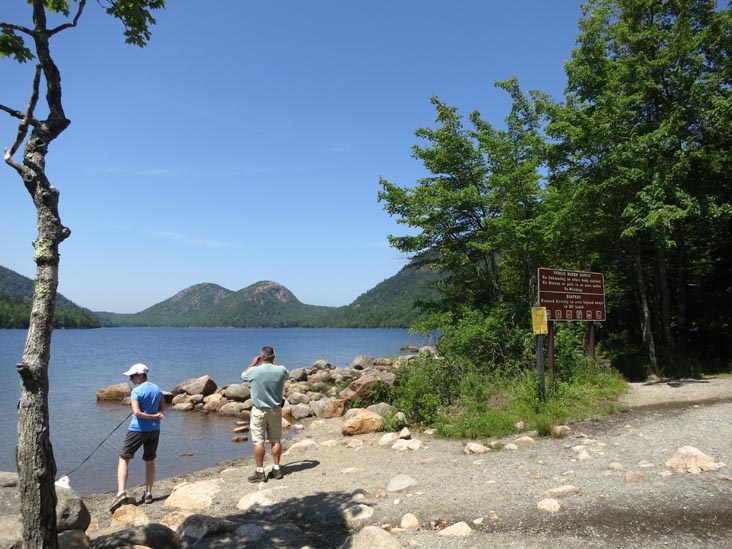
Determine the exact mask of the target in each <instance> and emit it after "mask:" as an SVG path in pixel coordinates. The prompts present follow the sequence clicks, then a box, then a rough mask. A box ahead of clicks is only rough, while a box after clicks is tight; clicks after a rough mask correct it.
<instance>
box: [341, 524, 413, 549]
mask: <svg viewBox="0 0 732 549" xmlns="http://www.w3.org/2000/svg"><path fill="white" fill-rule="evenodd" d="M341 549H402V544H401V543H399V540H397V538H395V537H394V536H392V535H391V534H390V533H389V532H387V531H386V530H384V529H383V528H379V527H378V526H366V527H365V528H362V529H361V530H360V531H359V532H357V533H356V534H354V535H353V536H351V537H349V538H348V539H347V540H346V541H345V542H344V543H343V545H341Z"/></svg>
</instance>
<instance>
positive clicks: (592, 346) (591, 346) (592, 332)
mask: <svg viewBox="0 0 732 549" xmlns="http://www.w3.org/2000/svg"><path fill="white" fill-rule="evenodd" d="M587 353H588V354H589V355H590V358H591V359H592V360H595V323H594V322H590V341H589V343H588V345H587Z"/></svg>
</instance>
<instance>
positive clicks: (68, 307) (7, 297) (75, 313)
mask: <svg viewBox="0 0 732 549" xmlns="http://www.w3.org/2000/svg"><path fill="white" fill-rule="evenodd" d="M34 286H35V284H34V282H33V280H31V279H30V278H28V277H25V276H23V275H20V274H18V273H16V272H15V271H11V270H10V269H7V268H5V267H2V266H0V328H27V327H28V321H29V318H30V310H31V301H32V299H33V288H34ZM53 324H54V327H55V328H99V326H100V322H99V319H98V318H97V317H96V316H95V315H94V313H92V312H91V311H89V310H88V309H84V308H82V307H79V306H78V305H77V304H76V303H74V302H73V301H71V300H69V299H67V298H65V297H64V296H63V295H61V294H58V295H57V296H56V311H55V313H54V322H53Z"/></svg>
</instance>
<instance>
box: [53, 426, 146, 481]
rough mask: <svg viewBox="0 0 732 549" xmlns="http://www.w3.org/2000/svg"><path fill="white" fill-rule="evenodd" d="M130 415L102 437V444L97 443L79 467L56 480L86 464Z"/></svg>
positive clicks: (66, 475)
mask: <svg viewBox="0 0 732 549" xmlns="http://www.w3.org/2000/svg"><path fill="white" fill-rule="evenodd" d="M131 415H132V412H130V413H129V414H127V416H125V418H124V419H123V420H122V421H120V422H119V425H117V427H115V428H114V429H112V430H111V431H110V432H109V434H108V435H107V436H106V437H104V440H102V442H100V443H99V444H98V445H97V447H96V448H94V449H93V450H92V451H91V454H89V455H88V456H86V457H85V458H84V461H82V462H81V463H79V465H77V466H76V467H74V468H73V469H71V471H69V472H68V473H66V474H65V475H61V476H60V477H59V478H58V479H57V480H60V479H62V478H64V477H68V476H69V475H70V474H71V473H73V472H74V471H76V470H77V469H78V468H79V467H81V466H82V465H84V463H86V462H87V460H88V459H89V458H90V457H92V456H93V455H94V452H96V451H97V450H99V448H100V447H101V446H102V444H104V443H105V442H107V439H108V438H109V437H111V436H112V434H113V433H114V432H115V431H116V430H117V429H119V428H120V427H121V426H122V424H123V423H124V422H125V421H127V419H128V418H129V417H130V416H131Z"/></svg>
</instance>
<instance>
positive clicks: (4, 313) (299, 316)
mask: <svg viewBox="0 0 732 549" xmlns="http://www.w3.org/2000/svg"><path fill="white" fill-rule="evenodd" d="M440 278H441V276H440V275H439V274H438V273H435V272H434V271H430V270H428V269H424V268H420V269H418V268H415V267H412V266H410V265H407V266H406V267H404V268H403V269H402V270H400V271H399V272H398V273H397V274H396V275H394V276H392V277H391V278H388V279H386V280H384V281H383V282H381V283H379V284H377V285H376V286H375V287H373V288H372V289H371V290H369V291H367V292H366V293H364V294H362V295H360V296H359V297H358V298H357V299H356V300H355V301H354V302H353V303H351V304H350V305H346V306H343V307H323V306H318V305H306V304H305V303H302V302H301V301H300V300H298V299H297V297H295V295H294V294H293V293H292V292H291V291H290V290H288V289H287V288H285V287H284V286H282V285H281V284H278V283H276V282H272V281H262V282H257V283H256V284H252V285H251V286H247V287H246V288H243V289H241V290H239V291H236V292H235V291H232V290H228V289H226V288H223V287H222V286H219V285H217V284H210V283H204V284H196V285H195V286H190V287H189V288H185V289H184V290H181V291H180V292H178V293H177V294H175V295H174V296H173V297H170V298H168V299H166V300H165V301H161V302H160V303H157V304H155V305H153V306H151V307H148V308H147V309H145V310H143V311H140V312H139V313H134V314H119V313H111V312H95V313H92V312H91V311H89V310H88V309H84V308H82V307H80V306H78V305H76V304H75V303H74V302H72V301H70V300H69V299H67V298H65V297H64V296H62V295H61V294H58V297H57V300H56V314H55V319H54V325H55V326H56V327H60V328H96V327H99V326H100V325H104V326H181V327H188V326H199V327H235V328H250V327H273V328H289V327H301V328H406V327H409V326H410V325H411V324H412V323H413V322H414V321H415V320H416V319H417V318H418V316H419V314H420V309H419V308H418V307H417V306H416V305H415V303H416V302H417V301H429V300H431V299H433V298H435V297H436V296H437V291H436V289H435V285H436V282H437V281H438V280H439V279H440ZM32 297H33V281H32V280H31V279H29V278H26V277H24V276H22V275H19V274H18V273H15V272H13V271H11V270H10V269H6V268H5V267H0V328H24V327H27V326H28V318H29V316H30V302H31V299H32Z"/></svg>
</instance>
